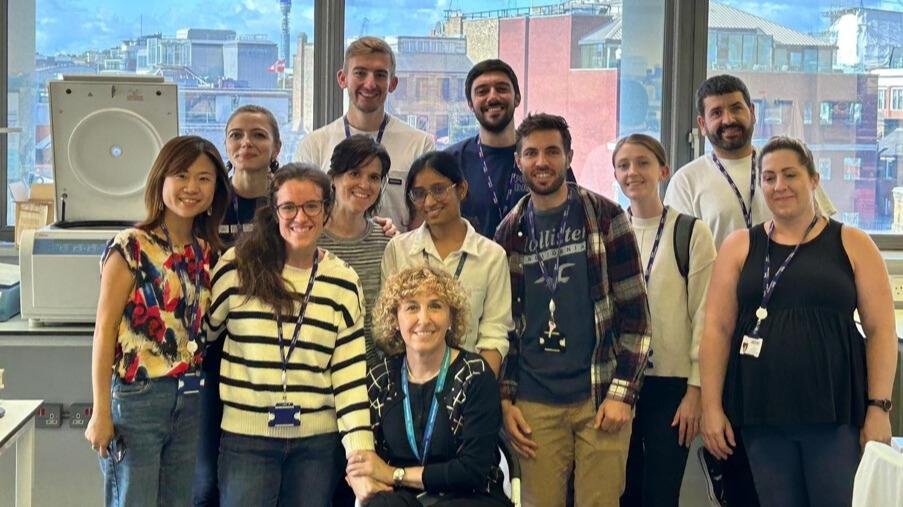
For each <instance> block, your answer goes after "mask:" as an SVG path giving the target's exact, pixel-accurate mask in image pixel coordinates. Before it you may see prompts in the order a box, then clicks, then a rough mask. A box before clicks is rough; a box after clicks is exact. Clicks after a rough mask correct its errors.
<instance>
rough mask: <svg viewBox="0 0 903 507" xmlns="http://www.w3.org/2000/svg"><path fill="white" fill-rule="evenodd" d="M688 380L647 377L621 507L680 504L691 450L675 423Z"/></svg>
mask: <svg viewBox="0 0 903 507" xmlns="http://www.w3.org/2000/svg"><path fill="white" fill-rule="evenodd" d="M686 392H687V379H685V378H680V377H646V380H645V381H644V382H643V388H642V389H641V390H640V396H639V399H638V400H637V403H636V414H635V416H634V419H633V433H632V434H631V436H630V452H629V454H628V456H627V484H626V486H625V488H624V494H623V495H621V507H677V505H678V500H679V499H680V485H681V483H682V482H683V477H684V468H685V467H686V465H687V455H688V453H689V449H687V448H686V447H683V446H681V445H680V444H678V442H677V437H678V433H679V429H680V428H679V427H678V426H674V427H672V426H671V421H673V420H674V414H675V412H677V407H678V406H680V402H681V400H682V399H683V397H684V394H686Z"/></svg>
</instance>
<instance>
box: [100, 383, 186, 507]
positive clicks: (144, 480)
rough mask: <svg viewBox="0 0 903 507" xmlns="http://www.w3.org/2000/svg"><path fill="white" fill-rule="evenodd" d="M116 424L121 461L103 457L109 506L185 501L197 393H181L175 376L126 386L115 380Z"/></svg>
mask: <svg viewBox="0 0 903 507" xmlns="http://www.w3.org/2000/svg"><path fill="white" fill-rule="evenodd" d="M111 391H112V393H111V394H112V396H111V398H112V399H111V405H112V406H111V409H112V415H113V427H114V428H115V430H116V434H117V435H118V436H120V437H121V438H122V442H123V444H124V446H125V453H124V454H123V455H122V461H121V462H119V463H114V462H113V459H112V458H111V457H107V458H101V459H100V469H101V472H102V473H103V476H104V496H105V502H106V505H108V506H130V505H140V506H154V505H160V506H164V505H165V506H171V505H187V504H188V503H189V501H190V500H191V482H192V477H193V475H194V463H195V455H196V451H197V436H198V395H197V394H186V395H180V394H178V385H177V380H176V379H173V378H160V379H151V380H137V381H135V382H133V383H131V384H126V383H124V382H122V381H121V380H119V379H118V378H114V379H113V386H112V389H111Z"/></svg>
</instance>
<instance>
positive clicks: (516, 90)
mask: <svg viewBox="0 0 903 507" xmlns="http://www.w3.org/2000/svg"><path fill="white" fill-rule="evenodd" d="M464 95H465V96H466V97H467V106H468V107H470V110H471V111H473V114H474V116H475V117H476V119H477V122H479V124H480V132H479V133H478V134H477V135H476V136H474V137H468V138H467V139H464V140H463V141H461V142H459V143H457V144H454V145H452V146H449V147H448V148H447V149H446V151H448V152H449V153H451V154H452V155H454V156H455V158H456V159H458V164H459V165H460V166H461V170H462V171H463V172H464V179H466V180H467V186H468V190H467V197H465V199H464V201H463V202H462V203H461V216H463V217H464V218H466V219H467V220H468V221H469V222H470V223H471V225H473V227H474V229H476V230H477V232H479V233H480V234H482V235H484V236H486V237H489V238H491V237H492V236H493V235H494V234H495V230H496V228H497V227H498V225H499V222H501V221H502V218H504V217H505V215H506V214H508V211H509V210H510V209H511V207H512V206H514V203H516V202H517V201H518V200H520V198H521V197H523V196H524V195H525V194H526V193H527V187H526V186H525V185H524V178H523V176H522V175H521V173H520V172H519V171H518V170H517V168H516V167H515V164H514V141H515V135H514V122H513V121H512V120H513V119H514V110H515V109H517V106H519V105H520V100H521V95H520V86H519V85H518V83H517V75H516V74H515V73H514V70H513V69H512V68H511V66H510V65H508V64H507V63H505V62H503V61H502V60H483V61H482V62H480V63H478V64H476V65H474V66H473V68H471V69H470V72H468V73H467V79H465V81H464ZM567 178H568V180H569V181H574V176H573V173H571V171H570V168H568V175H567Z"/></svg>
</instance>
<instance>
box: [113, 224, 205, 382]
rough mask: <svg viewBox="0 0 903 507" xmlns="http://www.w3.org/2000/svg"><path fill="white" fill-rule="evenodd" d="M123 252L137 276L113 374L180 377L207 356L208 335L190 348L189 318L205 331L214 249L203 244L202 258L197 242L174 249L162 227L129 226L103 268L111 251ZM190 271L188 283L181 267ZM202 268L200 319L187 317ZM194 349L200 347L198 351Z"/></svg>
mask: <svg viewBox="0 0 903 507" xmlns="http://www.w3.org/2000/svg"><path fill="white" fill-rule="evenodd" d="M113 251H116V252H119V254H120V255H122V257H123V259H125V261H126V263H127V264H128V267H129V270H131V272H132V273H133V274H134V275H135V286H134V288H133V289H132V291H131V293H130V294H129V299H128V303H126V306H125V312H124V313H123V316H122V320H121V321H120V323H119V331H118V333H117V338H116V355H115V357H114V360H113V372H114V374H115V375H116V376H118V377H119V378H121V379H122V380H123V381H125V382H126V383H130V382H134V381H135V380H138V379H147V378H157V377H177V376H179V375H181V374H183V373H185V372H186V371H189V370H193V369H195V368H196V367H197V366H198V365H200V363H201V361H202V360H203V343H204V336H203V335H199V336H198V338H197V341H196V343H197V344H198V346H197V347H194V346H189V344H188V343H189V340H188V332H187V330H186V327H185V324H184V323H183V322H188V323H189V324H190V325H193V326H197V327H196V329H198V333H203V332H204V331H203V326H201V325H200V317H201V316H203V314H204V313H206V311H207V308H208V307H209V306H210V265H211V251H210V247H209V246H207V245H204V246H203V247H202V252H203V253H202V258H201V259H198V258H197V255H196V254H195V250H194V248H193V247H192V245H185V248H184V249H183V250H182V251H179V252H172V251H171V250H170V248H169V243H168V242H167V240H166V237H165V236H164V235H163V234H162V233H161V232H159V231H144V230H140V229H135V228H132V229H126V230H124V231H121V232H120V233H119V234H117V235H116V237H115V238H113V239H112V240H110V243H109V244H108V245H107V249H106V250H105V251H104V254H103V258H102V259H101V268H102V267H103V264H104V263H105V262H106V260H107V259H108V258H109V256H110V254H111V253H112V252H113ZM177 270H178V271H181V272H182V273H188V276H187V277H186V278H184V279H183V280H184V282H183V283H184V287H185V289H186V290H187V291H188V298H187V299H186V297H185V295H184V294H183V283H180V281H179V274H178V271H177ZM198 270H200V271H201V282H200V287H201V295H200V297H201V299H200V304H198V305H197V306H196V308H197V311H196V314H195V316H194V318H191V317H189V318H186V319H184V320H183V315H184V314H185V312H186V311H189V308H188V303H189V302H192V301H195V298H196V297H197V296H196V294H195V280H196V276H197V273H198ZM192 349H194V351H193V352H192Z"/></svg>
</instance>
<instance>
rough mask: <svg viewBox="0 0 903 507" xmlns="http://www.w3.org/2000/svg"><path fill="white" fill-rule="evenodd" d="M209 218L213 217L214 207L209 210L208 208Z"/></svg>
mask: <svg viewBox="0 0 903 507" xmlns="http://www.w3.org/2000/svg"><path fill="white" fill-rule="evenodd" d="M207 216H208V217H212V216H213V206H210V207H209V208H207Z"/></svg>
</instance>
